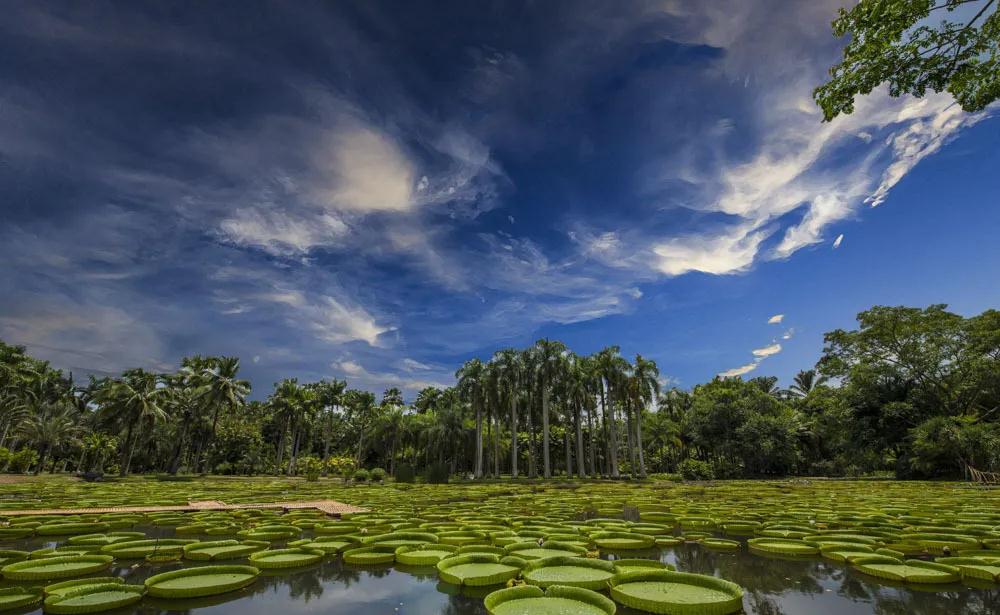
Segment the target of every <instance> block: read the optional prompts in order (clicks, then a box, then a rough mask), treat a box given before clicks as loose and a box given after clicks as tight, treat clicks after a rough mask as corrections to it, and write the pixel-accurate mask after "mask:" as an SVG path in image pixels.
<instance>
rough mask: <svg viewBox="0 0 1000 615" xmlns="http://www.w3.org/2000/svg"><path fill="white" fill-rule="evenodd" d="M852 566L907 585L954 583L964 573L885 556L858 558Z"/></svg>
mask: <svg viewBox="0 0 1000 615" xmlns="http://www.w3.org/2000/svg"><path fill="white" fill-rule="evenodd" d="M852 565H853V566H854V568H855V569H857V570H858V571H860V572H863V573H865V574H867V575H870V576H873V577H878V578H880V579H886V580H889V581H902V582H907V583H921V584H925V583H954V582H956V581H959V580H960V579H961V578H962V573H961V572H960V571H959V569H958V568H956V567H954V566H948V565H947V564H938V563H934V562H925V561H922V560H917V559H908V560H906V561H900V560H898V559H895V558H892V557H888V556H884V555H870V556H868V557H859V558H856V559H855V560H854V561H853V562H852Z"/></svg>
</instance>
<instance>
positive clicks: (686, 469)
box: [677, 459, 715, 480]
mask: <svg viewBox="0 0 1000 615" xmlns="http://www.w3.org/2000/svg"><path fill="white" fill-rule="evenodd" d="M677 472H678V473H679V474H680V475H681V478H683V479H684V480H712V479H713V478H715V473H714V472H713V471H712V466H711V465H709V464H708V463H706V462H704V461H700V460H698V459H685V460H684V461H682V462H680V463H679V464H677Z"/></svg>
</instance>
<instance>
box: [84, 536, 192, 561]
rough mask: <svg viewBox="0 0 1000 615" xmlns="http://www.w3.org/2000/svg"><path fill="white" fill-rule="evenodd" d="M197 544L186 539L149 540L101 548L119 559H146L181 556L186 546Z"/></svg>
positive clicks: (103, 551)
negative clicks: (160, 556)
mask: <svg viewBox="0 0 1000 615" xmlns="http://www.w3.org/2000/svg"><path fill="white" fill-rule="evenodd" d="M195 542H197V541H196V540H191V539H185V538H159V539H156V538H153V539H147V540H126V541H124V542H115V543H112V544H109V545H105V546H103V547H101V553H107V554H108V555H113V556H115V557H117V558H118V559H144V558H145V557H147V556H149V555H180V554H182V553H183V552H184V545H189V544H193V543H195Z"/></svg>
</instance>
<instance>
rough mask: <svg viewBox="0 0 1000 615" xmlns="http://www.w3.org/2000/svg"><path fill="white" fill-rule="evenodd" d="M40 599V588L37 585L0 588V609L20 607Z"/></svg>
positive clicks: (37, 601)
mask: <svg viewBox="0 0 1000 615" xmlns="http://www.w3.org/2000/svg"><path fill="white" fill-rule="evenodd" d="M41 601H42V590H41V589H39V588H37V587H6V588H4V589H0V611H9V610H11V609H21V608H24V607H29V606H32V605H34V604H38V603H39V602H41Z"/></svg>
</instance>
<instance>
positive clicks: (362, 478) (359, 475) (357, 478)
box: [354, 468, 371, 483]
mask: <svg viewBox="0 0 1000 615" xmlns="http://www.w3.org/2000/svg"><path fill="white" fill-rule="evenodd" d="M370 477H371V476H370V475H369V474H368V470H366V469H364V468H358V469H357V470H355V471H354V482H356V483H366V482H368V479H369V478H370Z"/></svg>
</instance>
